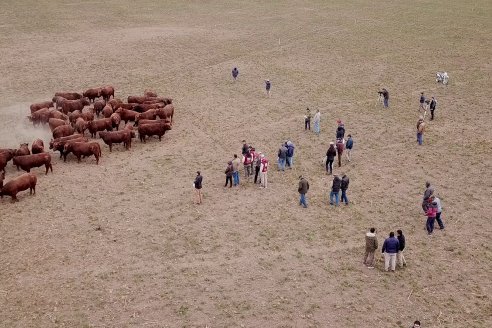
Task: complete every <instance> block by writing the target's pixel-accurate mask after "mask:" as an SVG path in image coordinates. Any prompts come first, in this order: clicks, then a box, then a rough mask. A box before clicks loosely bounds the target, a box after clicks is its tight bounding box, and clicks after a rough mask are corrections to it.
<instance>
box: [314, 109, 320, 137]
mask: <svg viewBox="0 0 492 328" xmlns="http://www.w3.org/2000/svg"><path fill="white" fill-rule="evenodd" d="M320 121H321V113H320V112H319V109H317V110H316V114H314V118H313V123H314V133H316V135H318V136H319V131H320V127H319V124H320Z"/></svg>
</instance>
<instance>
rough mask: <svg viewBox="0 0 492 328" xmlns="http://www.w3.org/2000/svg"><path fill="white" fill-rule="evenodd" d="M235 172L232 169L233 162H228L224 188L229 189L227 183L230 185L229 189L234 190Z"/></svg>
mask: <svg viewBox="0 0 492 328" xmlns="http://www.w3.org/2000/svg"><path fill="white" fill-rule="evenodd" d="M233 172H234V169H233V168H232V161H229V162H227V168H226V170H225V172H224V173H225V175H226V183H225V185H224V187H227V183H229V188H232V173H233Z"/></svg>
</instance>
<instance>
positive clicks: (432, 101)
mask: <svg viewBox="0 0 492 328" xmlns="http://www.w3.org/2000/svg"><path fill="white" fill-rule="evenodd" d="M436 107H437V101H436V98H434V96H432V100H431V101H430V104H429V108H430V112H431V121H432V120H434V111H435V110H436Z"/></svg>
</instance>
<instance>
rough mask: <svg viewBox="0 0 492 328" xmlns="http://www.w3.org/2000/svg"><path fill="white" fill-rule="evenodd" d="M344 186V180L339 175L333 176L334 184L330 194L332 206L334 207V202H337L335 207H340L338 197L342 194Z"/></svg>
mask: <svg viewBox="0 0 492 328" xmlns="http://www.w3.org/2000/svg"><path fill="white" fill-rule="evenodd" d="M341 186H342V180H340V178H339V177H338V175H336V174H335V175H333V183H332V185H331V192H330V205H333V200H335V206H338V196H339V193H340V188H341Z"/></svg>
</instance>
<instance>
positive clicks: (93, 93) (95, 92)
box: [82, 88, 101, 102]
mask: <svg viewBox="0 0 492 328" xmlns="http://www.w3.org/2000/svg"><path fill="white" fill-rule="evenodd" d="M82 95H83V96H84V97H86V98H89V101H92V102H94V101H95V100H96V98H99V97H101V88H91V89H88V90H86V91H85V92H84V93H83V94H82Z"/></svg>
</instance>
